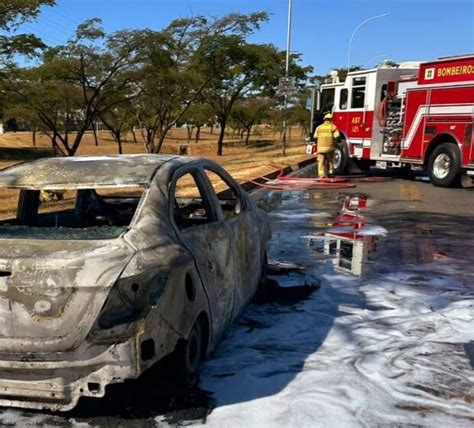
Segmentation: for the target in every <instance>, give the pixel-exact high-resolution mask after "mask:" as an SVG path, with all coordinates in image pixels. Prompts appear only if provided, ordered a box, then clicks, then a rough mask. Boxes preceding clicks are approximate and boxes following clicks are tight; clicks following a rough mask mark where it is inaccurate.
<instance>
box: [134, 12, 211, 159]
mask: <svg viewBox="0 0 474 428" xmlns="http://www.w3.org/2000/svg"><path fill="white" fill-rule="evenodd" d="M205 25H206V21H205V19H204V18H202V17H195V18H186V19H179V20H176V21H173V22H172V23H171V24H170V25H169V26H168V27H167V28H165V29H164V30H163V31H160V32H156V31H151V30H145V31H143V32H141V36H140V37H139V38H140V40H141V41H140V45H139V55H138V56H139V59H140V91H141V95H140V97H139V98H137V99H136V100H135V102H134V104H133V105H134V111H135V115H136V118H137V122H138V124H139V126H140V127H141V128H142V129H143V131H144V132H143V139H144V143H145V147H146V149H147V151H148V152H150V153H159V152H160V150H161V147H162V145H163V143H164V140H165V138H166V135H167V133H168V132H169V130H170V129H171V128H172V127H173V126H175V125H176V124H177V123H178V122H179V121H180V120H181V119H182V117H183V116H184V114H185V113H186V111H187V110H188V108H189V107H190V106H191V104H192V103H193V102H194V101H195V100H196V98H197V97H198V96H199V94H200V93H201V91H202V89H203V88H204V86H205V85H206V83H207V79H206V78H205V77H204V76H203V75H202V74H201V73H200V71H199V68H198V67H197V64H196V61H195V52H196V49H197V45H198V44H199V39H200V34H201V33H202V31H203V27H205Z"/></svg>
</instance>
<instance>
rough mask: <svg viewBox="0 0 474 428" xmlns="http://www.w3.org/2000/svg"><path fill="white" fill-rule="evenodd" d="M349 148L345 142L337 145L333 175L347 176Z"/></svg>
mask: <svg viewBox="0 0 474 428" xmlns="http://www.w3.org/2000/svg"><path fill="white" fill-rule="evenodd" d="M349 163H350V158H349V148H348V147H347V143H346V141H345V140H342V141H341V144H338V146H337V147H336V150H335V153H334V175H344V174H347V172H348V170H349Z"/></svg>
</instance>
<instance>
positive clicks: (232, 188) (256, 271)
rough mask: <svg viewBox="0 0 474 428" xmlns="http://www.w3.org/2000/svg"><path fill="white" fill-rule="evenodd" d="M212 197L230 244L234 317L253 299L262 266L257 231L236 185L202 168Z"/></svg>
mask: <svg viewBox="0 0 474 428" xmlns="http://www.w3.org/2000/svg"><path fill="white" fill-rule="evenodd" d="M203 169H204V173H205V174H206V177H207V179H208V180H209V184H210V186H211V187H212V189H213V196H214V198H215V199H216V201H217V202H218V206H219V209H220V211H221V212H220V213H218V214H219V215H222V216H223V222H224V223H225V225H226V226H227V227H228V228H229V229H230V231H229V233H230V234H231V237H232V240H233V242H234V245H233V246H232V248H233V253H234V254H233V255H234V260H235V267H236V269H237V272H236V275H235V280H236V288H235V300H234V313H235V315H237V314H238V313H239V312H240V311H241V309H242V308H243V307H244V305H245V304H246V303H247V302H248V301H249V300H250V299H251V298H252V297H253V295H254V293H255V291H256V288H257V285H258V281H259V279H260V273H261V272H260V271H261V264H262V250H261V246H262V244H261V230H260V225H259V222H258V221H257V219H256V218H255V215H254V212H252V210H251V209H250V208H251V206H250V205H249V203H248V202H247V198H246V197H245V195H243V194H242V192H241V190H240V189H239V187H238V185H237V184H236V183H235V182H234V181H233V180H232V179H231V178H230V177H229V176H228V175H227V174H226V173H225V172H224V171H221V170H220V169H218V168H216V167H213V166H212V165H209V164H208V165H204V167H203Z"/></svg>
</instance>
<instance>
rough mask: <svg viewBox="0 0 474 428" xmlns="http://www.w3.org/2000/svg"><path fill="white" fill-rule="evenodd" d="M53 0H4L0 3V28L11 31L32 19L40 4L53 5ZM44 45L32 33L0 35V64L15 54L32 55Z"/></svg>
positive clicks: (37, 12) (38, 10)
mask: <svg viewBox="0 0 474 428" xmlns="http://www.w3.org/2000/svg"><path fill="white" fill-rule="evenodd" d="M54 4H55V0H4V1H2V3H1V4H0V29H1V30H4V31H13V30H16V29H18V27H19V26H20V25H21V24H23V23H24V22H27V21H30V20H33V19H34V18H35V17H36V16H37V15H38V14H39V12H40V7H41V6H53V5H54ZM42 47H44V45H43V43H42V42H41V40H40V39H39V38H38V37H36V36H34V35H32V34H15V35H9V36H8V35H0V65H2V64H3V63H5V62H6V61H8V60H10V59H11V58H12V57H13V55H15V54H25V55H33V54H35V52H37V49H39V48H42Z"/></svg>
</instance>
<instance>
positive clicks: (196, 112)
mask: <svg viewBox="0 0 474 428" xmlns="http://www.w3.org/2000/svg"><path fill="white" fill-rule="evenodd" d="M182 119H183V121H184V122H185V123H186V124H187V125H188V126H192V127H195V128H196V134H195V137H194V141H195V142H196V143H198V142H199V139H200V138H201V128H202V127H203V126H205V125H206V124H208V123H209V122H211V121H213V120H214V118H213V113H212V109H211V107H210V106H209V105H208V104H204V103H202V102H196V103H194V104H192V105H191V106H190V107H189V109H188V111H187V112H186V114H185V115H184V116H183V118H182Z"/></svg>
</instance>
